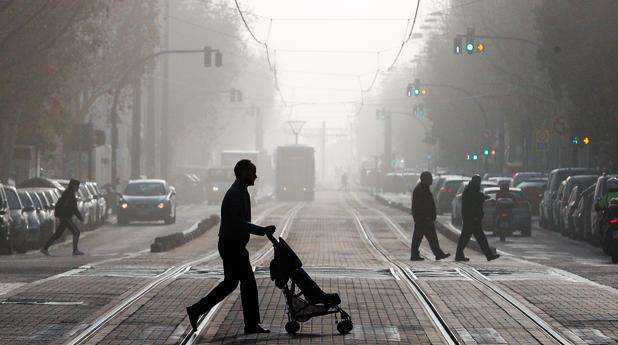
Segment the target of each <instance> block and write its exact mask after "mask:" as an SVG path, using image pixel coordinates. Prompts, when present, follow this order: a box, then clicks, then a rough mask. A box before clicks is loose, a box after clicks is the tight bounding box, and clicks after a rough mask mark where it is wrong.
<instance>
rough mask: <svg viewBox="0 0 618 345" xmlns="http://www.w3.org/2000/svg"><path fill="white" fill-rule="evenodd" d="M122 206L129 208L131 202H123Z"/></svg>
mask: <svg viewBox="0 0 618 345" xmlns="http://www.w3.org/2000/svg"><path fill="white" fill-rule="evenodd" d="M120 207H122V208H127V207H129V204H127V203H126V202H123V203H122V204H120Z"/></svg>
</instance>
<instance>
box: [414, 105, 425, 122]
mask: <svg viewBox="0 0 618 345" xmlns="http://www.w3.org/2000/svg"><path fill="white" fill-rule="evenodd" d="M414 115H415V116H416V117H418V118H419V119H422V118H424V117H425V105H424V104H422V103H421V104H416V105H414Z"/></svg>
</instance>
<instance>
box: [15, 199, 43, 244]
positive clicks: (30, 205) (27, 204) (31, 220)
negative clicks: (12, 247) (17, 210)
mask: <svg viewBox="0 0 618 345" xmlns="http://www.w3.org/2000/svg"><path fill="white" fill-rule="evenodd" d="M17 196H18V197H19V201H20V202H21V204H22V206H23V208H22V213H23V214H24V215H25V216H26V229H27V231H26V249H31V248H37V247H38V245H39V241H40V240H41V221H40V219H39V215H38V213H37V210H36V207H35V205H34V201H33V200H32V198H31V197H30V194H28V192H27V191H25V190H23V189H18V190H17Z"/></svg>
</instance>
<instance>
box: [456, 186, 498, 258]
mask: <svg viewBox="0 0 618 345" xmlns="http://www.w3.org/2000/svg"><path fill="white" fill-rule="evenodd" d="M486 199H487V198H486V197H485V194H483V193H481V177H480V176H479V175H474V176H472V180H470V182H469V183H468V185H467V186H466V188H464V191H463V194H462V196H461V218H462V219H463V228H462V230H461V235H459V241H458V242H457V254H455V261H469V260H470V259H468V258H467V257H465V256H464V252H463V251H464V249H465V248H466V246H467V245H468V241H470V237H471V236H472V235H474V238H475V239H476V242H478V244H479V245H480V246H481V250H482V251H483V254H485V257H487V261H491V260H494V259H497V258H499V257H500V255H497V254H494V253H493V251H492V250H491V248H490V247H489V243H487V237H485V233H484V232H483V229H482V227H481V222H482V220H483V203H484V202H485V200H486Z"/></svg>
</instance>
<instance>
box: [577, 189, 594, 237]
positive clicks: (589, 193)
mask: <svg viewBox="0 0 618 345" xmlns="http://www.w3.org/2000/svg"><path fill="white" fill-rule="evenodd" d="M595 187H596V185H592V186H590V187H588V188H586V189H584V190H583V191H582V192H581V193H580V197H579V200H578V201H577V207H576V209H575V212H573V215H572V218H573V220H572V222H573V225H574V228H575V234H574V237H575V239H578V240H589V239H590V237H591V232H592V229H591V224H592V221H591V216H592V215H591V213H590V212H591V211H592V204H593V196H594V189H595Z"/></svg>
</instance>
